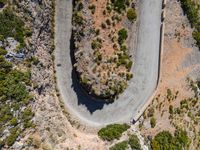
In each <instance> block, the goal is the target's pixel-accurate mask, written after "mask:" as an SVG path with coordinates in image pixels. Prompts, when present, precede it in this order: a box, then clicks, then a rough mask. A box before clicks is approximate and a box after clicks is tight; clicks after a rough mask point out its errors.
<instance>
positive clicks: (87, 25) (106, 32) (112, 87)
mask: <svg viewBox="0 0 200 150" xmlns="http://www.w3.org/2000/svg"><path fill="white" fill-rule="evenodd" d="M133 3H134V2H133V1H132V0H107V1H106V4H105V6H104V7H105V8H104V7H102V8H101V9H102V10H101V11H102V14H101V15H100V17H103V18H105V19H102V22H101V23H100V25H99V24H98V25H96V23H95V22H96V20H95V17H96V15H97V16H98V15H99V13H100V12H99V13H98V14H97V13H96V10H97V7H99V6H97V5H98V2H91V3H89V4H88V3H87V2H86V1H85V0H82V1H80V0H76V1H75V2H74V8H73V18H72V23H73V38H74V43H75V44H74V45H75V50H74V52H75V60H76V65H75V66H76V70H77V72H78V76H79V80H80V83H81V84H82V85H83V87H84V88H85V89H86V90H87V92H88V93H89V94H91V95H93V96H97V97H98V98H103V99H105V100H110V101H111V102H112V101H113V100H114V99H115V98H116V97H117V96H118V95H119V94H120V93H122V92H123V91H124V90H125V89H126V87H127V86H128V83H127V82H128V80H130V79H131V78H132V77H133V75H132V73H131V67H132V65H133V62H132V60H131V56H130V55H129V50H128V46H127V40H128V36H129V35H128V31H129V30H128V29H127V28H124V27H123V26H122V25H120V23H122V22H124V21H127V22H129V23H130V24H132V23H133V22H134V21H135V20H136V18H137V15H136V10H135V7H134V6H133V5H132V4H133ZM85 10H89V13H87V14H86V12H85ZM88 15H89V16H90V17H89V18H88ZM88 20H89V21H88ZM90 20H91V21H90ZM86 41H87V42H88V43H89V44H90V45H91V46H90V47H88V46H86V45H87V44H86ZM106 45H107V46H106ZM109 51H110V52H109ZM108 53H110V54H108Z"/></svg>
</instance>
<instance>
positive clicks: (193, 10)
mask: <svg viewBox="0 0 200 150" xmlns="http://www.w3.org/2000/svg"><path fill="white" fill-rule="evenodd" d="M180 1H181V6H182V8H183V11H184V12H185V13H186V14H187V18H188V20H189V21H190V23H191V25H192V27H195V28H196V30H194V32H193V37H194V39H195V40H196V41H197V46H198V47H199V48H200V16H199V11H200V6H198V5H197V4H195V2H194V1H192V0H180Z"/></svg>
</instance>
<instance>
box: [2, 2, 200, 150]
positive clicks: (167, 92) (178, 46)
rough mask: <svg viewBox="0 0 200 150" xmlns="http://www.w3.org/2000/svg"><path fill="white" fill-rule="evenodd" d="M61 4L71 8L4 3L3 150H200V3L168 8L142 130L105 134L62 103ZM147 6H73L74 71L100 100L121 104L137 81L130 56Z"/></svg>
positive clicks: (118, 127)
mask: <svg viewBox="0 0 200 150" xmlns="http://www.w3.org/2000/svg"><path fill="white" fill-rule="evenodd" d="M58 1H59V2H60V3H59V4H63V7H64V8H65V7H66V10H68V9H69V8H68V7H69V6H68V5H67V4H68V3H66V0H55V1H54V0H43V1H42V0H34V1H32V0H0V150H27V149H28V150H37V149H39V150H68V149H70V150H71V149H72V150H150V149H152V150H171V149H175V150H176V149H177V150H198V149H199V147H200V133H199V131H200V50H199V47H200V28H199V27H200V2H199V0H180V1H178V0H167V3H166V6H165V8H164V10H165V12H166V17H165V19H164V24H165V30H164V47H163V52H162V53H161V59H162V60H161V64H160V65H161V67H160V69H161V70H160V79H159V84H158V87H157V90H156V91H155V96H154V97H153V100H152V102H151V104H150V105H149V106H148V107H147V109H146V110H145V112H144V113H143V115H142V116H141V117H140V118H139V120H138V121H136V122H134V123H133V122H132V120H130V121H129V122H126V123H121V124H110V125H105V126H104V127H102V128H101V129H100V128H97V127H92V126H89V125H86V124H85V125H84V124H82V122H81V121H80V120H79V119H78V118H77V117H75V116H74V115H72V114H69V110H68V109H67V108H66V107H65V104H64V101H63V99H62V98H61V96H60V91H59V89H58V87H57V83H56V81H57V79H56V75H55V73H56V70H55V68H54V67H55V66H58V67H60V66H62V65H63V64H62V63H61V64H54V63H55V61H54V59H55V56H54V55H55V51H54V50H55V43H54V39H55V37H54V32H55V29H54V27H55V20H54V19H55V18H54V15H55V5H56V4H57V2H58ZM144 1H145V0H141V1H134V0H89V1H87V0H75V1H74V2H75V3H74V4H73V8H72V9H73V18H72V24H73V28H72V31H73V36H72V37H73V38H74V39H73V40H72V41H70V42H71V44H72V45H71V46H72V49H71V52H72V56H73V59H74V64H73V65H74V68H75V69H76V72H77V73H78V78H79V82H80V84H81V85H82V86H83V88H85V90H86V91H87V92H88V93H89V94H91V95H92V96H95V97H101V98H103V99H107V98H108V97H109V98H111V99H112V100H114V99H115V98H117V97H118V96H120V93H122V92H123V91H125V90H126V88H127V87H128V85H129V80H130V79H131V78H134V74H136V73H137V72H132V70H131V68H132V67H134V65H133V64H134V60H133V56H131V54H132V52H131V53H130V45H134V46H135V45H136V44H137V43H133V41H134V40H133V41H131V39H132V38H133V39H135V38H137V37H136V34H137V33H134V34H130V33H131V32H132V27H134V28H136V23H137V22H139V21H141V20H139V18H138V16H139V14H138V12H139V10H138V9H140V5H139V4H140V2H144ZM58 8H60V7H58ZM136 14H137V15H138V16H137V15H136ZM64 17H69V16H64V15H63V18H64ZM61 20H62V18H61ZM134 31H135V30H134ZM132 35H133V36H135V37H131V36H132ZM68 36H71V35H68ZM147 39H148V38H147ZM64 40H65V39H64ZM68 42H69V41H68ZM134 42H135V41H134ZM73 46H74V47H73ZM131 49H132V48H131ZM134 50H135V49H134ZM144 58H147V57H144ZM68 59H70V58H68ZM149 61H151V60H149ZM146 69H147V68H146ZM70 73H71V72H70ZM64 76H65V74H64ZM149 76H150V74H149ZM138 82H139V81H138ZM67 83H68V82H67ZM69 86H70V87H71V88H72V86H73V85H71V84H70V85H69ZM65 92H66V91H65ZM131 92H132V91H131ZM77 103H78V105H82V104H79V101H77ZM128 104H129V105H130V104H132V103H128ZM114 106H115V107H114V108H115V110H116V112H117V111H119V109H118V107H116V105H114ZM102 107H103V106H102ZM130 107H131V108H133V106H130ZM124 109H127V111H130V110H129V109H128V107H125V108H124ZM122 115H124V116H125V115H126V114H122ZM111 116H112V117H113V118H115V117H116V114H115V113H112V114H111ZM102 118H103V119H105V116H104V115H102ZM102 118H96V119H97V120H100V119H102Z"/></svg>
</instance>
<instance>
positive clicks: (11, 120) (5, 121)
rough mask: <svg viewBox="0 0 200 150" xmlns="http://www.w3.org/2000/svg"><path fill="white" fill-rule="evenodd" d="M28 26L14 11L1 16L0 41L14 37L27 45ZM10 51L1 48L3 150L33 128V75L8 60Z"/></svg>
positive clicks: (0, 127)
mask: <svg viewBox="0 0 200 150" xmlns="http://www.w3.org/2000/svg"><path fill="white" fill-rule="evenodd" d="M23 33H24V23H23V22H22V20H21V19H20V18H19V17H17V16H16V15H15V14H14V13H13V12H12V11H11V10H10V9H9V10H7V9H6V10H4V11H3V12H2V13H0V35H1V39H0V41H3V40H4V38H6V37H14V38H16V39H17V40H19V41H20V42H21V44H24V34H23ZM6 54H7V51H6V50H5V49H4V48H3V47H1V48H0V149H1V148H2V147H3V146H5V145H6V146H8V147H9V146H12V145H13V144H14V142H15V141H16V139H17V138H18V137H20V136H22V133H23V131H24V130H25V129H26V128H30V127H33V123H32V121H31V119H32V117H33V115H34V114H33V112H32V110H31V107H30V105H29V104H30V101H31V100H32V96H31V95H30V94H29V91H28V90H27V87H28V86H30V84H31V82H30V72H24V71H23V72H22V71H20V70H19V69H16V66H15V67H13V66H14V65H13V64H12V63H11V62H8V61H7V60H6V59H5V55H6Z"/></svg>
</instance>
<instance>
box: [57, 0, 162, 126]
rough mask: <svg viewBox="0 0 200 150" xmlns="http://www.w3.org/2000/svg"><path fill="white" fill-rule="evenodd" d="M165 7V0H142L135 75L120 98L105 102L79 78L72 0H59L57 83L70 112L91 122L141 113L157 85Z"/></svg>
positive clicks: (127, 119)
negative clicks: (85, 89) (92, 94)
mask: <svg viewBox="0 0 200 150" xmlns="http://www.w3.org/2000/svg"><path fill="white" fill-rule="evenodd" d="M161 11H162V0H140V14H139V16H138V17H139V29H138V35H137V47H136V51H135V52H134V62H135V63H134V67H133V68H132V71H133V74H134V77H133V78H132V80H131V81H130V82H129V86H128V88H127V89H126V90H125V92H124V93H123V94H121V95H120V96H119V98H118V100H116V101H115V102H114V103H112V104H105V103H103V102H102V101H94V100H92V98H91V97H90V96H88V95H87V94H86V93H84V92H83V90H82V89H81V87H80V85H79V84H78V83H77V81H76V79H75V78H76V76H75V73H74V70H73V67H72V60H71V55H72V50H71V49H70V47H71V45H70V41H71V39H70V38H71V29H72V25H71V19H72V0H56V15H55V69H56V76H57V86H58V89H59V91H60V94H61V98H62V99H63V101H64V103H65V105H66V108H67V110H68V111H69V113H71V114H73V115H75V116H76V117H78V118H79V119H80V121H81V122H82V123H86V124H87V125H90V126H104V125H106V124H110V123H122V122H130V121H131V120H132V119H133V118H134V119H137V118H138V117H139V115H140V114H141V111H143V108H144V105H145V104H146V103H147V101H148V100H149V98H150V97H151V95H152V93H153V92H154V90H155V88H156V86H157V80H158V71H159V70H158V69H159V45H160V26H161ZM132 44H134V43H132ZM132 47H133V46H132ZM132 51H133V50H132Z"/></svg>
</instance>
